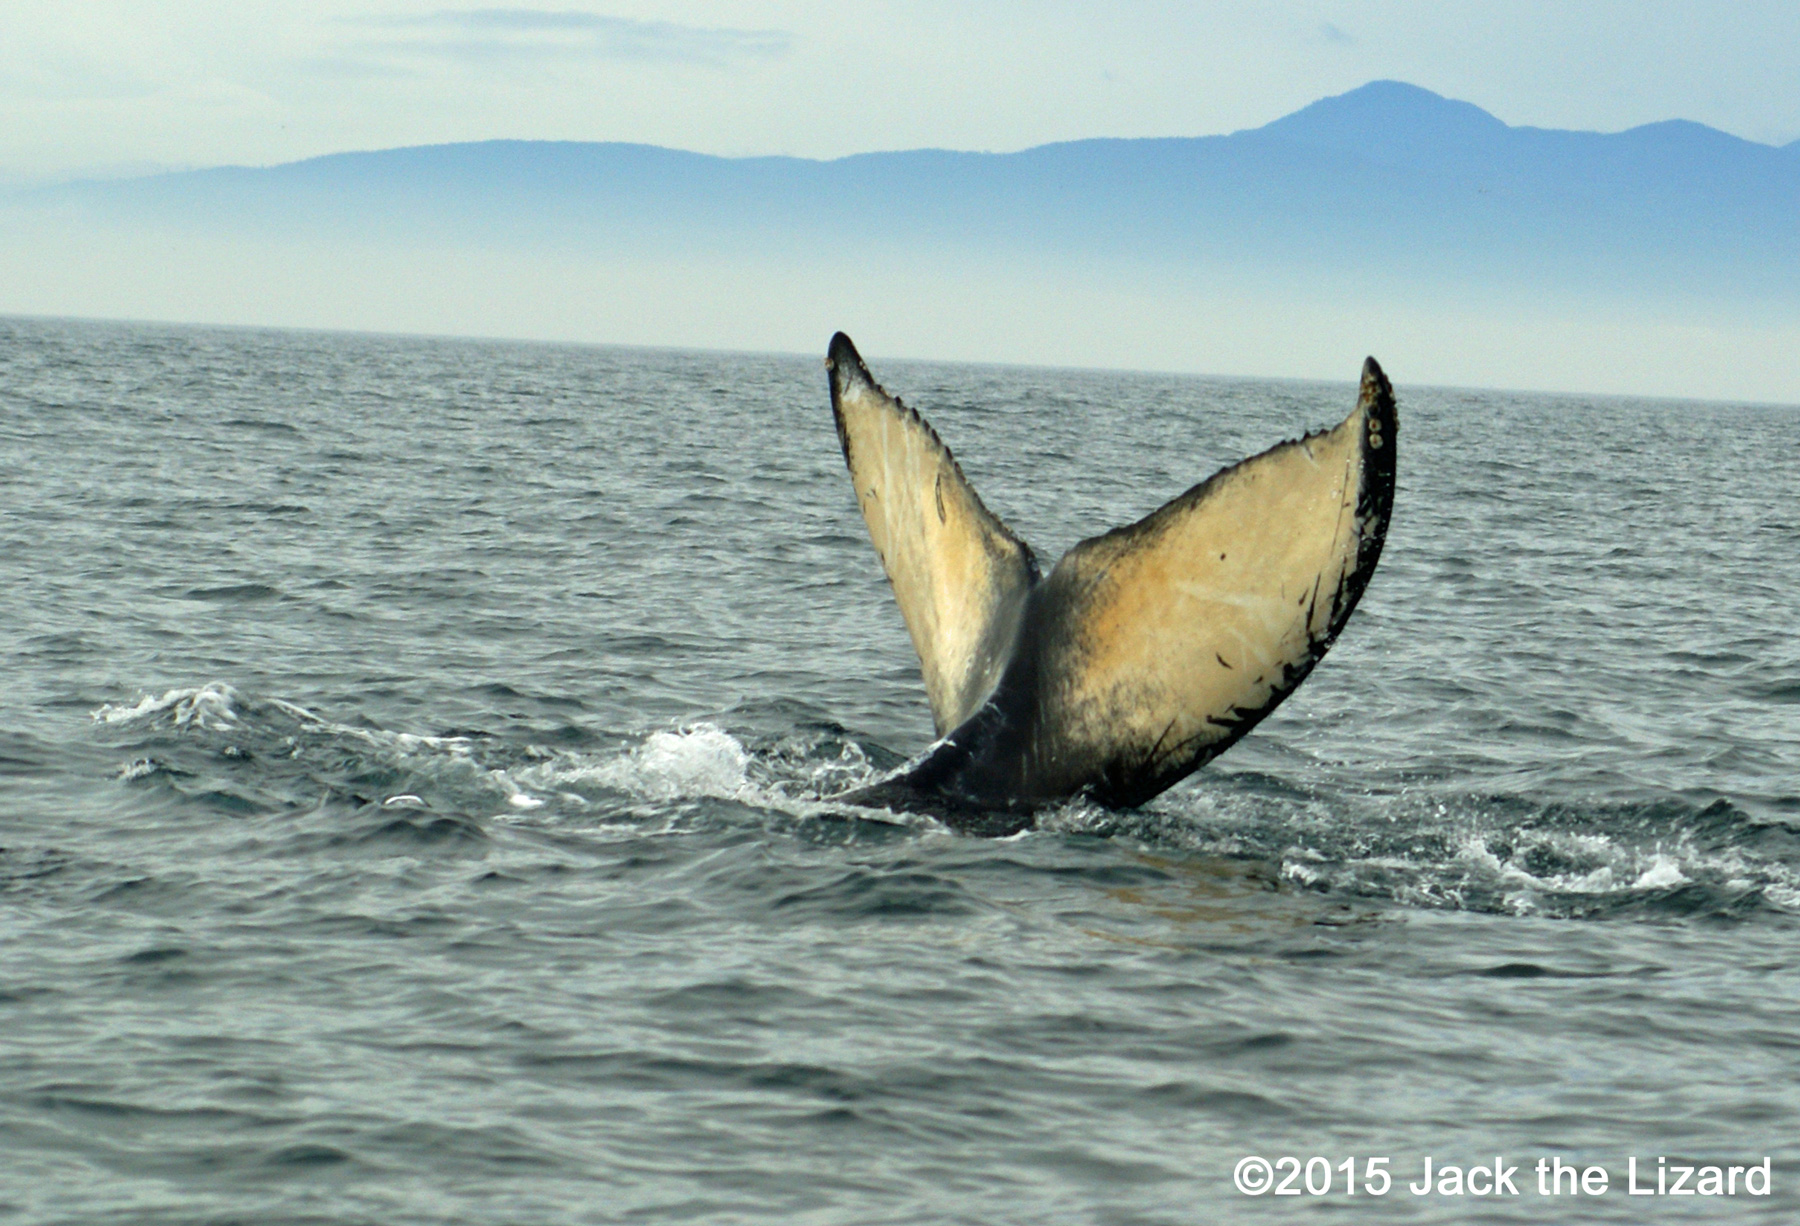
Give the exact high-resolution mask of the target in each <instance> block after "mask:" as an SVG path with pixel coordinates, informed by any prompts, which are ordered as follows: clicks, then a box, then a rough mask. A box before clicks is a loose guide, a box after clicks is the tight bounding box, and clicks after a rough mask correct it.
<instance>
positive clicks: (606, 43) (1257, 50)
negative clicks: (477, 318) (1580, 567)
mask: <svg viewBox="0 0 1800 1226" xmlns="http://www.w3.org/2000/svg"><path fill="white" fill-rule="evenodd" d="M1381 77H1391V78H1397V79H1400V80H1405V81H1410V82H1413V83H1414V84H1418V85H1422V86H1425V87H1426V88H1428V89H1432V90H1435V91H1437V92H1439V93H1442V94H1445V95H1447V96H1450V97H1454V98H1460V99H1465V100H1467V101H1471V102H1474V103H1476V104H1477V105H1479V106H1482V107H1484V108H1486V109H1488V110H1490V111H1492V112H1493V113H1494V114H1496V115H1498V116H1500V117H1501V118H1502V119H1505V120H1506V121H1507V122H1509V123H1515V124H1535V125H1540V126H1547V127H1577V128H1594V129H1599V130H1603V131H1610V130H1618V129H1622V128H1626V127H1630V126H1633V125H1636V124H1640V123H1647V122H1651V121H1654V120H1659V119H1668V118H1686V119H1695V120H1699V121H1701V122H1703V123H1708V124H1711V125H1713V126H1715V127H1719V128H1723V129H1724V130H1726V131H1728V132H1733V133H1736V134H1737V135H1740V136H1745V137H1749V138H1751V139H1754V140H1760V141H1767V142H1771V143H1785V142H1787V141H1791V140H1794V139H1795V138H1800V4H1796V3H1794V2H1793V0H1778V2H1753V0H1740V2H1733V3H1724V4H1721V3H1718V2H1717V0H1713V2H1711V3H1656V2H1655V0H1630V2H1628V0H1603V2H1597V3H1582V2H1580V0H1568V2H1562V3H1539V2H1520V3H1455V2H1446V0H1433V2H1430V3H1424V2H1417V0H1391V2H1381V0H1369V2H1363V3H1356V2H1350V0H1339V2H1322V3H1307V2H1299V3H1291V4H1249V3H1234V2H1223V3H1205V4H1201V3H1191V2H1190V3H1148V2H1142V0H1105V2H1104V3H1100V2H1096V0H1049V2H1045V3H1034V4H1021V3H1011V4H1001V3H991V2H986V0H956V2H954V3H951V2H938V0H917V2H913V3H905V2H899V0H893V2H886V3H867V4H859V3H844V2H841V0H833V2H825V0H712V2H709V3H695V2H685V0H668V2H664V3H640V2H634V0H617V2H613V3H603V4H591V5H581V6H576V7H566V8H564V7H531V6H521V5H500V4H495V5H489V6H485V7H481V6H467V7H455V6H446V5H445V4H443V3H441V2H427V3H410V2H408V0H389V2H385V3H369V2H366V0H315V2H313V3H309V4H305V5H299V4H293V3H281V4H271V3H260V2H255V0H234V2H232V3H228V4H227V3H180V2H178V0H176V2H172V0H163V2H143V0H112V2H105V0H101V2H87V3H82V2H77V3H69V4H24V3H11V2H8V3H4V4H0V173H4V174H8V175H10V176H14V177H20V176H23V177H33V178H38V177H48V176H62V175H68V174H71V173H91V172H95V171H105V170H120V169H129V168H134V167H142V166H145V165H146V164H153V165H162V166H195V165H214V164H219V163H248V164H267V163H272V162H278V161H286V160H291V159H295V158H300V157H306V156H310V155H313V154H318V153H326V152H332V151H338V150H344V149H361V148H380V147H387V146H394V145H403V144H420V143H430V142H439V141H458V140H475V139H483V138H488V137H524V138H545V139H571V140H628V141H644V142H650V143H654V144H664V145H672V146H677V147H680V148H686V149H695V150H701V151H705V152H713V153H725V154H746V153H792V154H801V155H806V156H815V157H826V156H836V155H841V154H846V153H855V152H862V151H868V150H875V149H894V148H912V147H918V146H927V145H935V146H945V147H951V148H958V149H987V150H1007V149H1017V148H1023V147H1026V146H1029V145H1033V144H1040V143H1043V142H1046V141H1053V140H1066V139H1071V138H1078V137H1087V136H1139V135H1158V136H1169V135H1205V134H1210V133H1218V132H1227V131H1233V130H1236V129H1238V128H1244V127H1252V126H1256V125H1259V124H1262V123H1266V122H1268V121H1269V120H1271V119H1274V118H1276V117H1278V116H1280V115H1282V114H1285V113H1287V112H1289V111H1292V110H1295V109H1297V108H1298V107H1300V106H1302V105H1304V104H1306V103H1308V102H1311V101H1313V100H1314V99H1316V98H1319V97H1321V96H1324V95H1327V94H1333V93H1341V92H1343V91H1345V90H1348V89H1351V88H1354V87H1355V86H1357V85H1360V84H1362V83H1363V82H1365V81H1368V80H1371V79H1375V78H1381Z"/></svg>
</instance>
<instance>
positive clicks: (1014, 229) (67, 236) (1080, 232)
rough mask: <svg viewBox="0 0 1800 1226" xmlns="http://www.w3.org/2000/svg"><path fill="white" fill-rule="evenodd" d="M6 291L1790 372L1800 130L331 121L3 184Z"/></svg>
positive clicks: (1372, 99)
mask: <svg viewBox="0 0 1800 1226" xmlns="http://www.w3.org/2000/svg"><path fill="white" fill-rule="evenodd" d="M0 311H11V312H22V313H32V314H47V315H82V316H102V317H112V318H137V319H164V320H182V321H196V322H199V321H205V322H218V323H234V324H256V325H278V326H301V327H321V328H349V329H357V330H372V331H403V332H424V333H445V334H455V335H465V336H468V335H473V336H505V337H519V338H531V339H546V340H570V341H584V342H610V343H621V344H641V345H678V346H693V347H704V348H725V349H754V350H764V351H767V350H779V351H788V352H795V351H799V352H812V351H815V350H816V349H817V348H818V346H820V345H821V344H823V342H824V340H825V338H826V337H828V336H830V335H831V333H832V332H833V331H835V330H837V329H839V328H843V329H846V330H848V331H850V332H851V333H852V334H853V335H855V336H856V337H857V339H858V341H859V342H860V343H863V344H864V345H865V351H866V352H870V353H872V354H888V355H914V356H932V357H940V358H951V359H959V360H971V361H1002V362H1032V363H1046V364H1055V365H1077V366H1114V367H1127V368H1132V369H1153V370H1171V371H1177V370H1186V371H1196V372H1209V373H1219V374H1261V375H1284V376H1302V377H1313V378H1327V379H1337V378H1345V377H1348V374H1349V373H1353V372H1354V371H1355V370H1356V369H1357V367H1358V365H1359V364H1360V362H1361V360H1362V357H1363V355H1364V354H1368V353H1375V354H1378V355H1379V356H1380V357H1381V359H1382V361H1383V362H1384V363H1385V364H1387V365H1388V366H1389V368H1390V370H1394V371H1398V372H1399V377H1400V378H1402V379H1405V380H1408V381H1412V382H1415V383H1416V382H1418V381H1427V382H1437V383H1463V384H1476V385H1485V386H1490V387H1510V388H1544V389H1550V390H1595V391H1631V392H1636V393H1641V394H1650V395H1695V396H1703V397H1731V398H1743V399H1759V400H1774V401H1782V402H1800V365H1797V364H1796V363H1795V361H1794V355H1795V354H1796V353H1800V142H1795V143H1793V144H1788V145H1783V146H1772V145H1764V144H1758V143H1755V142H1752V141H1747V140H1741V139H1739V138H1737V137H1734V136H1730V135H1728V134H1726V133H1723V132H1719V131H1716V130H1714V129H1711V128H1707V127H1704V126H1702V125H1699V124H1695V123H1689V122H1684V121H1680V120H1673V121H1669V122H1664V123H1655V124H1649V125H1646V126H1643V127H1639V128H1633V129H1631V130H1630V131H1626V132H1617V133H1598V132H1573V131H1556V130H1547V129H1540V128H1529V127H1513V126H1509V125H1507V124H1505V123H1503V122H1501V121H1500V120H1499V119H1497V118H1495V117H1494V116H1492V115H1489V114H1487V113H1486V112H1485V111H1482V110H1481V109H1480V108H1478V107H1476V106H1473V105H1471V104H1469V103H1466V102H1459V101H1455V100H1452V99H1448V98H1444V97H1440V96H1439V95H1437V94H1434V93H1431V92H1430V91H1428V90H1424V89H1420V88H1417V87H1415V86H1411V85H1406V84H1401V83H1399V82H1393V81H1376V82H1372V83H1370V84H1368V85H1365V86H1363V87H1361V88H1359V89H1355V90H1352V91H1350V92H1349V93H1346V94H1342V95H1339V96H1337V97H1331V98H1325V99H1322V100H1320V101H1318V102H1315V103H1313V104H1312V105H1310V106H1308V107H1305V108H1304V109H1302V110H1299V111H1296V112H1294V113H1293V114H1291V115H1287V116H1285V117H1283V118H1280V119H1277V120H1275V121H1274V122H1272V123H1269V124H1267V125H1264V126H1263V127H1259V128H1253V129H1248V130H1245V131H1241V132H1234V133H1231V134H1229V135H1223V136H1203V137H1167V138H1157V139H1132V140H1114V139H1095V140H1080V141H1069V142H1064V143H1060V144H1051V145H1042V146H1038V147H1036V148H1032V149H1025V150H1022V151H1020V152H1016V153H975V152H957V151H950V150H942V149H919V150H910V151H901V152H889V153H866V154H858V155H855V156H852V157H844V158H837V159H834V160H824V161H821V160H813V159H807V158H794V157H748V158H726V157H714V156H709V155H705V154H698V153H691V152H683V151H680V150H675V149H665V148H658V147H654V146H648V145H634V144H617V143H579V142H555V141H519V140H496V141H481V142H472V143H463V144H449V145H429V146H419V147H413V148H402V149H386V150H377V151H371V152H362V153H338V154H331V155H329V156H325V157H316V158H310V159H307V160H305V161H299V162H291V163H287V164H284V165H277V166H268V167H241V166H239V167H219V168H214V169H208V170H195V171H185V172H180V173H166V174H155V175H145V176H140V177H136V178H130V179H113V180H108V181H92V182H80V183H69V184H63V185H60V186H56V187H48V188H37V189H33V190H29V191H25V190H16V191H14V192H12V193H11V194H10V195H9V194H4V193H0Z"/></svg>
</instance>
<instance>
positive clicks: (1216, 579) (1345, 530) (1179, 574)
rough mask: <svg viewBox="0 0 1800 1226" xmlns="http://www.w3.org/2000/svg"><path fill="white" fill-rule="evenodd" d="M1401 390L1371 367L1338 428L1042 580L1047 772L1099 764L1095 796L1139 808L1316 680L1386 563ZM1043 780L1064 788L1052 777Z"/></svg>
mask: <svg viewBox="0 0 1800 1226" xmlns="http://www.w3.org/2000/svg"><path fill="white" fill-rule="evenodd" d="M1395 430H1396V420H1395V409H1394V394H1393V389H1392V388H1391V387H1390V386H1389V384H1388V381H1387V378H1386V376H1385V375H1383V374H1382V371H1381V367H1380V366H1379V365H1378V364H1377V363H1376V362H1375V360H1374V359H1373V358H1370V359H1369V360H1368V361H1367V362H1366V363H1365V364H1364V367H1363V377H1362V384H1361V389H1360V394H1359V396H1358V402H1357V406H1356V408H1355V409H1354V410H1353V411H1352V412H1351V413H1350V415H1349V416H1348V417H1346V418H1345V419H1344V421H1343V422H1342V423H1340V424H1339V425H1338V426H1337V427H1336V428H1335V429H1332V430H1327V431H1321V432H1319V433H1316V434H1309V435H1307V436H1306V437H1304V438H1300V439H1295V440H1293V441H1291V442H1286V443H1282V444H1280V445H1278V446H1276V447H1272V448H1270V449H1269V450H1268V451H1265V452H1263V453H1262V454H1261V455H1257V456H1253V457H1251V458H1250V459H1247V460H1244V461H1242V462H1241V463H1238V464H1235V465H1233V466H1231V467H1230V468H1226V469H1224V470H1222V471H1220V472H1219V473H1216V474H1215V475H1213V476H1212V477H1209V478H1208V479H1207V480H1205V481H1203V482H1201V483H1200V484H1199V485H1197V486H1195V487H1194V488H1192V489H1190V490H1188V491H1187V492H1186V493H1184V494H1182V495H1181V496H1180V497H1178V498H1175V499H1173V500H1172V501H1170V502H1168V503H1166V504H1164V505H1163V506H1162V507H1160V508H1159V509H1157V510H1156V511H1154V512H1152V513H1151V514H1150V515H1148V516H1146V517H1145V518H1143V519H1142V520H1139V521H1138V522H1137V523H1135V524H1132V525H1130V526H1129V527H1125V528H1120V529H1116V530H1114V531H1112V532H1108V533H1106V534H1105V535H1103V536H1098V537H1094V538H1092V539H1090V540H1086V541H1083V542H1082V543H1081V544H1079V545H1077V546H1075V548H1074V549H1071V550H1070V551H1069V553H1068V554H1067V555H1066V556H1065V557H1064V558H1063V559H1062V561H1061V562H1059V563H1057V566H1056V569H1055V570H1054V571H1053V572H1051V574H1050V577H1049V578H1048V579H1046V580H1045V581H1044V589H1043V594H1042V601H1041V612H1040V621H1039V624H1038V625H1037V626H1036V627H1035V629H1037V631H1038V633H1039V634H1040V636H1041V641H1040V643H1039V653H1040V655H1039V662H1038V668H1037V675H1038V677H1039V679H1040V680H1039V685H1040V687H1041V688H1040V698H1039V702H1038V703H1037V704H1036V705H1037V706H1038V707H1039V709H1040V710H1042V711H1043V712H1044V715H1043V727H1042V728H1040V729H1039V730H1038V737H1037V738H1036V739H1037V740H1038V742H1039V743H1040V744H1042V745H1043V746H1044V750H1043V752H1044V754H1045V755H1046V757H1050V758H1055V759H1059V760H1063V761H1078V762H1085V763H1098V764H1099V765H1098V767H1097V768H1095V767H1092V766H1090V767H1089V768H1088V769H1097V773H1098V775H1099V778H1098V779H1096V780H1094V781H1093V782H1091V783H1089V784H1088V790H1089V791H1090V792H1091V793H1092V794H1093V795H1094V796H1095V797H1096V798H1097V799H1100V800H1102V801H1104V802H1106V803H1110V804H1116V805H1134V804H1140V803H1142V802H1143V801H1145V800H1147V799H1149V798H1150V797H1151V796H1154V795H1156V794H1157V793H1158V792H1160V791H1162V790H1163V789H1164V788H1166V787H1168V786H1169V785H1170V784H1171V783H1174V782H1175V781H1176V780H1178V779H1180V778H1182V777H1183V776H1184V775H1187V774H1188V773H1189V772H1191V771H1193V770H1194V769H1196V768H1197V767H1199V766H1200V765H1202V764H1203V763H1205V762H1206V761H1208V760H1210V759H1211V758H1213V757H1216V756H1217V755H1218V754H1220V753H1222V752H1224V750H1225V749H1227V748H1229V747H1230V746H1231V745H1232V744H1233V743H1235V742H1236V741H1237V740H1238V739H1239V738H1240V737H1242V736H1243V735H1244V734H1245V733H1246V732H1248V731H1249V730H1250V729H1251V728H1252V727H1254V726H1255V725H1256V724H1257V723H1258V722H1259V721H1260V720H1261V719H1262V718H1263V717H1264V716H1265V715H1267V714H1268V713H1269V712H1270V711H1272V710H1274V709H1275V707H1276V705H1277V704H1279V703H1280V702H1281V701H1282V699H1284V698H1286V697H1287V696H1288V695H1289V694H1291V693H1292V692H1293V691H1294V689H1295V688H1296V687H1297V686H1298V685H1299V684H1300V682H1301V681H1303V680H1304V679H1305V678H1306V676H1307V674H1308V673H1310V672H1311V671H1312V668H1313V666H1314V665H1315V664H1317V663H1318V661H1319V659H1320V658H1321V657H1322V656H1323V655H1324V654H1325V652H1326V650H1327V649H1328V648H1330V646H1331V644H1332V643H1333V641H1334V640H1336V638H1337V636H1338V633H1339V632H1340V631H1341V630H1342V629H1343V628H1344V623H1345V622H1346V620H1348V618H1349V616H1350V613H1351V611H1352V610H1353V609H1354V608H1355V607H1356V604H1357V601H1358V600H1359V599H1360V598H1361V596H1362V593H1363V589H1364V588H1365V587H1366V586H1367V584H1368V581H1369V577H1370V575H1371V574H1372V573H1373V571H1374V569H1375V564H1376V561H1377V560H1378V559H1379V557H1380V555H1381V546H1382V541H1383V539H1384V536H1385V534H1386V530H1387V524H1388V518H1389V515H1390V513H1391V511H1392V507H1393V496H1394V444H1395ZM1039 771H1040V774H1041V775H1043V776H1044V777H1051V776H1055V775H1056V774H1057V773H1058V772H1057V771H1056V770H1054V769H1051V764H1050V763H1048V762H1046V763H1044V764H1042V765H1041V766H1040V768H1039Z"/></svg>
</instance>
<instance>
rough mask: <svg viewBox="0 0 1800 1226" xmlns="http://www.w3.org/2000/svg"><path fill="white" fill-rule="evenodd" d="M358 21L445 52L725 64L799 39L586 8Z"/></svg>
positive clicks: (405, 49)
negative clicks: (626, 15) (616, 15)
mask: <svg viewBox="0 0 1800 1226" xmlns="http://www.w3.org/2000/svg"><path fill="white" fill-rule="evenodd" d="M355 24H358V25H363V26H373V27H377V28H381V29H384V30H389V31H392V32H393V33H394V34H395V35H398V36H399V37H393V38H389V39H386V40H383V41H382V43H381V46H380V48H379V49H380V50H382V51H386V52H390V53H391V52H400V53H404V54H411V55H417V56H428V57H432V58H438V59H450V60H463V61H483V62H491V61H495V60H505V59H542V58H564V59H604V60H637V61H656V60H661V61H673V62H677V63H688V64H706V65H710V66H713V67H723V66H725V65H727V64H731V63H734V62H738V61H743V60H759V59H779V58H781V57H782V56H785V55H786V54H787V53H788V51H789V50H790V49H791V48H792V46H793V41H794V40H793V37H792V36H791V35H790V34H789V33H788V32H787V31H785V30H742V29H733V28H729V27H709V26H688V25H679V24H677V23H675V22H671V21H636V20H633V19H631V18H628V17H612V16H608V15H606V14H604V13H593V12H587V11H584V10H579V9H495V8H484V9H441V10H439V11H438V12H435V13H428V14H425V15H422V16H415V17H398V16H396V17H372V18H363V19H358V20H356V22H355Z"/></svg>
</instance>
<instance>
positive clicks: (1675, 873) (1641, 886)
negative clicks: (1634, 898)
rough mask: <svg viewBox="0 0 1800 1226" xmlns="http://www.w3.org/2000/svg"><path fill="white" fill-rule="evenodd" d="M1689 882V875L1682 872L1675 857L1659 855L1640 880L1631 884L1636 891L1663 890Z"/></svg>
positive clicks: (1640, 876) (1641, 875)
mask: <svg viewBox="0 0 1800 1226" xmlns="http://www.w3.org/2000/svg"><path fill="white" fill-rule="evenodd" d="M1686 880H1687V874H1686V873H1684V872H1682V871H1681V865H1680V864H1678V863H1676V861H1675V857H1673V856H1666V855H1663V854H1662V853H1660V852H1659V853H1657V856H1656V859H1654V860H1652V861H1651V862H1650V867H1649V868H1647V869H1645V870H1644V871H1643V873H1642V874H1640V875H1639V877H1638V879H1637V880H1636V881H1634V882H1632V883H1631V888H1632V889H1634V890H1662V889H1667V888H1668V887H1669V886H1672V885H1680V884H1681V883H1682V882H1684V881H1686Z"/></svg>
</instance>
